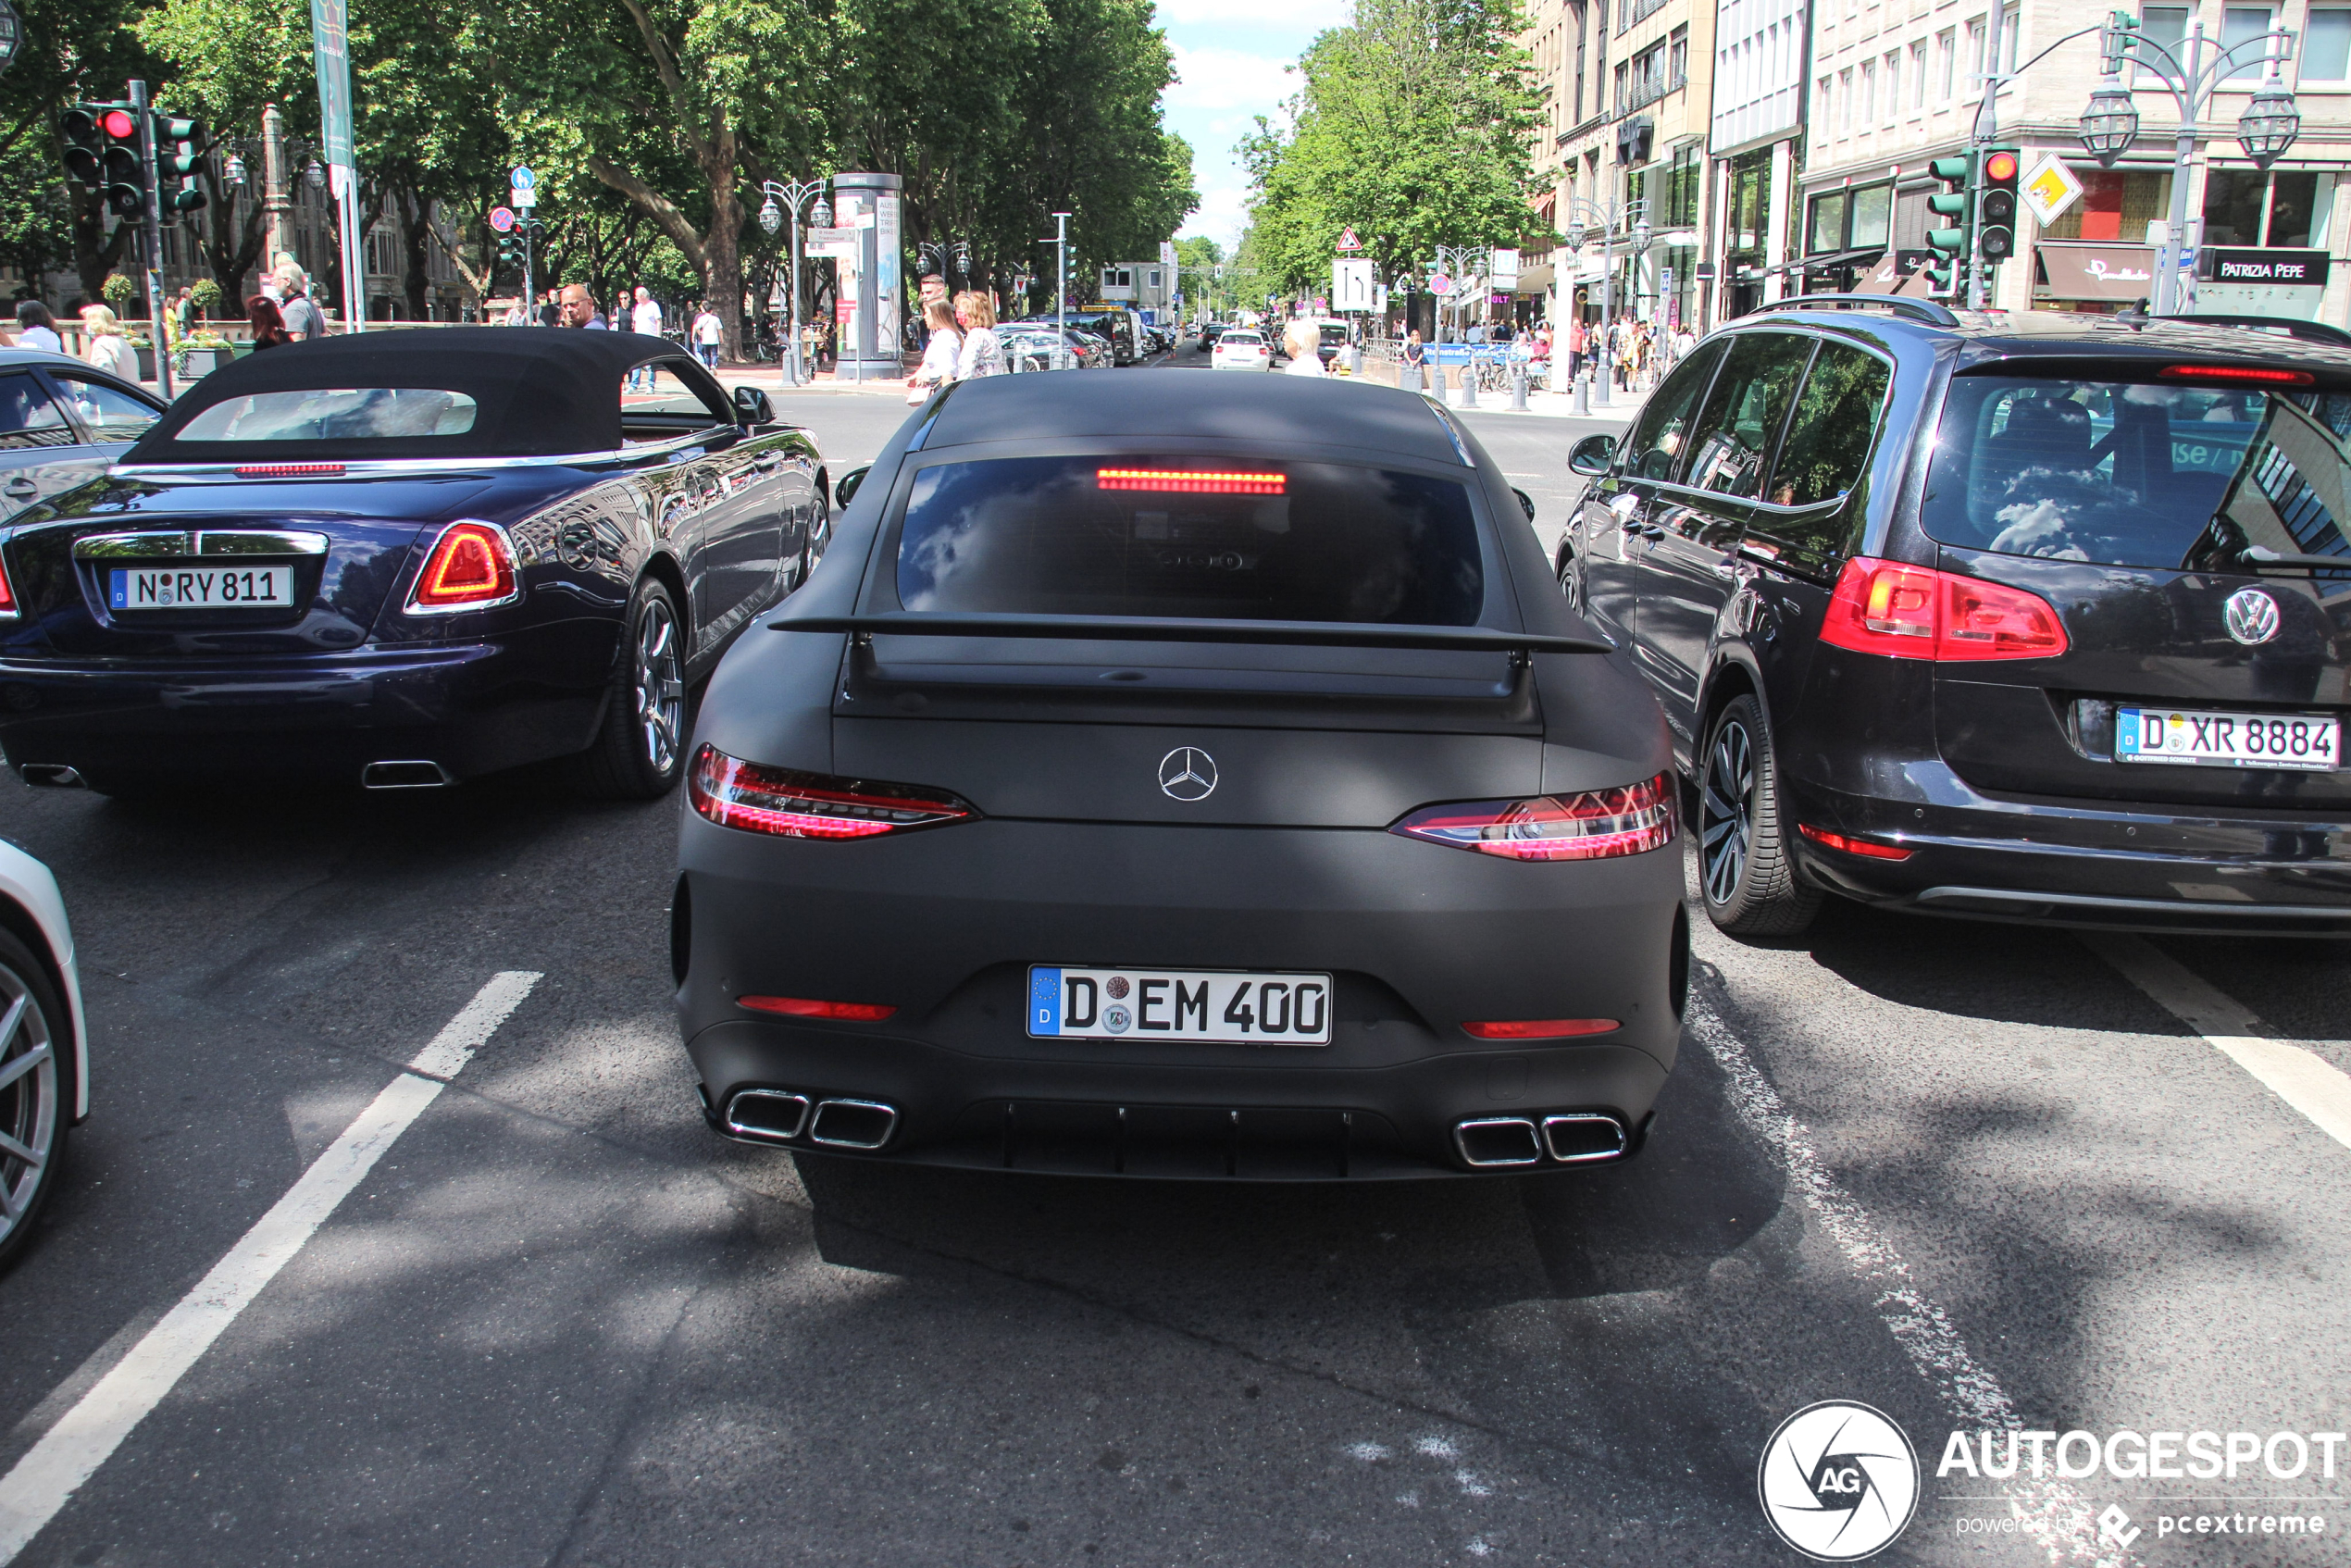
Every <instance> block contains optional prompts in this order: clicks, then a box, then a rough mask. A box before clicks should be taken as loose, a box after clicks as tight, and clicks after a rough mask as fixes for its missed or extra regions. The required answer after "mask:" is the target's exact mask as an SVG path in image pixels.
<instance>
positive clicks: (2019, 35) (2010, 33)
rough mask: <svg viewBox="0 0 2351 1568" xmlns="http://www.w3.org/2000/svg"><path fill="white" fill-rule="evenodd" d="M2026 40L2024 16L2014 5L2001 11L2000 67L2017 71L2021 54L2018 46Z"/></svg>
mask: <svg viewBox="0 0 2351 1568" xmlns="http://www.w3.org/2000/svg"><path fill="white" fill-rule="evenodd" d="M2023 42H2024V18H2023V17H2022V16H2021V15H2020V14H2019V13H2018V11H2017V8H2016V7H2015V6H2009V8H2008V9H2007V10H2005V11H2002V12H2001V13H2000V69H2001V70H2003V71H2005V72H2008V73H2009V74H2011V75H2013V74H2014V73H2015V70H2016V62H2017V61H2018V59H2019V58H2021V56H2019V55H2018V54H2017V52H2016V48H2017V45H2018V44H2021V43H2023Z"/></svg>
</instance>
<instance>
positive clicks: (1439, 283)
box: [1428, 272, 1453, 299]
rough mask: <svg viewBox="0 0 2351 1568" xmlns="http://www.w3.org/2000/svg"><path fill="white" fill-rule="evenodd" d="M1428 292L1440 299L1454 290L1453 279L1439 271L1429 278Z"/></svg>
mask: <svg viewBox="0 0 2351 1568" xmlns="http://www.w3.org/2000/svg"><path fill="white" fill-rule="evenodd" d="M1428 292H1430V293H1432V294H1435V295H1436V296H1437V298H1438V299H1443V298H1444V297H1445V296H1446V295H1447V294H1449V293H1451V292H1453V280H1451V279H1450V278H1448V277H1447V276H1445V274H1443V273H1442V272H1439V273H1437V275H1436V276H1435V277H1433V278H1431V279H1430V280H1428Z"/></svg>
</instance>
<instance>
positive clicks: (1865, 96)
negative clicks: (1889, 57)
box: [1861, 60, 1877, 131]
mask: <svg viewBox="0 0 2351 1568" xmlns="http://www.w3.org/2000/svg"><path fill="white" fill-rule="evenodd" d="M1876 121H1877V62H1876V61H1875V60H1863V61H1862V62H1861V129H1863V130H1864V131H1866V130H1868V129H1869V128H1870V127H1871V126H1872V125H1873V124H1875V123H1876Z"/></svg>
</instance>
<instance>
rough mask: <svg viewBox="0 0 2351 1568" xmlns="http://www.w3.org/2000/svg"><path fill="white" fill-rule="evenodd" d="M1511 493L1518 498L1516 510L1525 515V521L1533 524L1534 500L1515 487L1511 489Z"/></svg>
mask: <svg viewBox="0 0 2351 1568" xmlns="http://www.w3.org/2000/svg"><path fill="white" fill-rule="evenodd" d="M1511 494H1512V495H1515V496H1517V497H1518V509H1519V510H1520V511H1522V512H1524V513H1525V514H1526V520H1527V521H1528V522H1530V523H1531V522H1533V521H1534V520H1535V498H1534V497H1533V496H1531V495H1529V494H1527V493H1526V492H1524V491H1523V490H1520V489H1519V488H1518V487H1517V486H1515V485H1513V486H1511Z"/></svg>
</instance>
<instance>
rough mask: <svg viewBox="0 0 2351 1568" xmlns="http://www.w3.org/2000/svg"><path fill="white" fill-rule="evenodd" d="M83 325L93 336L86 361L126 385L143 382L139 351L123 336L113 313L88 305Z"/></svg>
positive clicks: (102, 306)
mask: <svg viewBox="0 0 2351 1568" xmlns="http://www.w3.org/2000/svg"><path fill="white" fill-rule="evenodd" d="M81 325H82V328H83V330H86V331H87V332H88V333H89V334H90V347H89V349H88V350H87V351H86V352H84V353H83V355H82V356H81V357H82V358H84V359H86V360H88V361H89V362H90V363H91V364H93V365H94V366H96V367H98V368H99V369H101V370H108V371H112V372H113V373H114V374H115V375H118V376H119V377H121V378H122V379H123V380H126V381H135V380H138V379H139V351H138V350H137V349H135V348H132V347H131V340H130V339H128V338H126V337H124V336H123V335H122V328H121V327H120V326H119V325H118V323H117V322H116V320H115V318H114V312H113V311H112V310H110V309H108V308H107V307H106V306H105V305H83V306H82V307H81Z"/></svg>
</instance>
